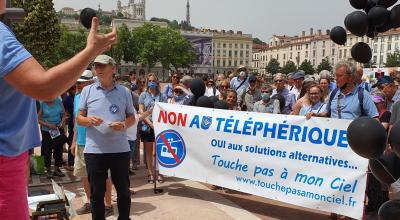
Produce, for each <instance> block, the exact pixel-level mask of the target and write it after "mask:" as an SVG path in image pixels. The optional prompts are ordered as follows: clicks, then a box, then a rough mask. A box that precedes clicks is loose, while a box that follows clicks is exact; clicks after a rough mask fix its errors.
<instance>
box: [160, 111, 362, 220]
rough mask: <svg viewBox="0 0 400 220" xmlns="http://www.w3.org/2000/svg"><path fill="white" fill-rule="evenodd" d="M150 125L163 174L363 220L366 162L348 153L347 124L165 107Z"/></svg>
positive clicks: (293, 117)
mask: <svg viewBox="0 0 400 220" xmlns="http://www.w3.org/2000/svg"><path fill="white" fill-rule="evenodd" d="M153 120H154V126H155V136H156V141H155V142H156V152H157V161H158V163H159V169H160V173H162V174H165V175H169V176H176V177H180V178H185V179H190V180H195V181H200V182H206V183H210V184H214V185H218V186H222V187H225V188H229V189H233V190H237V191H241V192H245V193H250V194H254V195H258V196H262V197H265V198H269V199H273V200H278V201H281V202H285V203H289V204H294V205H298V206H302V207H306V208H311V209H318V210H322V211H327V212H333V213H338V214H343V215H346V216H349V217H352V218H355V219H361V218H362V214H363V206H364V197H365V187H366V178H367V177H366V172H367V167H368V160H366V159H364V158H361V157H360V156H358V155H356V154H355V153H353V152H352V150H351V149H350V147H349V146H348V143H347V140H346V129H347V127H348V125H349V124H350V122H351V121H348V120H340V119H329V118H313V119H311V120H306V118H305V117H300V116H290V115H273V114H265V113H264V114H262V113H252V112H239V111H227V110H219V109H207V108H198V107H189V106H181V105H171V104H166V103H156V105H155V108H154V111H153ZM366 135H368V134H366Z"/></svg>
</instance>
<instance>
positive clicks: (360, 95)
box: [326, 87, 367, 117]
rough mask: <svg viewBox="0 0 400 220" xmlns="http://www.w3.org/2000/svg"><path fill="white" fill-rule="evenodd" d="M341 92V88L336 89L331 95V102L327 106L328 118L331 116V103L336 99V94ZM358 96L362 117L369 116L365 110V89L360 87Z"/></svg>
mask: <svg viewBox="0 0 400 220" xmlns="http://www.w3.org/2000/svg"><path fill="white" fill-rule="evenodd" d="M338 91H339V88H336V89H334V90H333V91H332V92H331V94H330V95H329V101H328V103H327V105H326V107H327V110H328V116H329V117H330V116H331V103H332V100H333V98H334V97H335V95H336V93H337V92H338ZM357 94H358V102H359V103H360V110H361V115H360V117H362V116H367V113H366V112H365V110H364V105H363V103H364V88H363V87H358V89H357Z"/></svg>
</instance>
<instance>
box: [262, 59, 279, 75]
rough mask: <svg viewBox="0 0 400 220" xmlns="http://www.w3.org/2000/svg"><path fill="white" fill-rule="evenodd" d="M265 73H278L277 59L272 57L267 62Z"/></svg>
mask: <svg viewBox="0 0 400 220" xmlns="http://www.w3.org/2000/svg"><path fill="white" fill-rule="evenodd" d="M265 70H266V71H267V73H270V74H272V75H274V74H275V73H279V72H280V71H281V67H280V63H279V61H278V60H277V59H275V58H272V59H271V60H270V61H269V62H268V65H267V67H266V68H265Z"/></svg>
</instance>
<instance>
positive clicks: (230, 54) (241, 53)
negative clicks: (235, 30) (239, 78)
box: [213, 50, 250, 57]
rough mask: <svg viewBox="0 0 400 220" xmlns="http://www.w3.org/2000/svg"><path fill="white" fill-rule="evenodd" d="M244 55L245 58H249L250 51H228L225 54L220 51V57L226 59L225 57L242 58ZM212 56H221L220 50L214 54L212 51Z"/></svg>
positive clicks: (223, 51)
mask: <svg viewBox="0 0 400 220" xmlns="http://www.w3.org/2000/svg"><path fill="white" fill-rule="evenodd" d="M245 54H246V57H249V56H250V51H246V53H244V51H243V50H241V51H237V50H235V51H231V50H229V51H228V53H227V51H226V50H222V57H226V55H228V57H238V56H239V57H243V56H244V55H245ZM213 56H217V57H220V56H221V51H220V50H216V53H215V50H213Z"/></svg>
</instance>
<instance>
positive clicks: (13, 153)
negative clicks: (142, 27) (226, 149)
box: [0, 1, 400, 220]
mask: <svg viewBox="0 0 400 220" xmlns="http://www.w3.org/2000/svg"><path fill="white" fill-rule="evenodd" d="M4 9H5V1H0V14H1V13H3V12H4ZM97 28H98V19H97V18H93V20H92V27H91V30H90V32H89V35H88V40H87V45H86V47H85V49H83V50H82V51H81V52H80V53H78V54H77V55H76V56H75V57H73V58H71V59H70V60H68V61H66V62H65V63H62V64H60V65H59V66H56V67H53V68H51V69H49V70H45V69H44V68H43V67H41V66H40V64H39V63H38V62H37V61H36V59H35V58H34V57H32V55H31V54H30V53H29V52H28V51H27V50H26V49H25V48H24V47H23V46H22V45H21V44H20V43H19V42H18V41H17V39H16V38H15V36H14V35H13V33H12V32H11V31H10V29H9V28H8V27H7V26H5V25H4V24H3V23H1V22H0V36H1V37H2V39H3V40H2V41H0V51H1V53H0V54H1V56H0V64H1V65H0V91H1V94H2V95H1V96H0V105H1V106H2V107H1V108H0V143H1V145H0V180H1V181H0V219H29V214H28V206H27V190H26V187H27V176H26V174H27V168H28V165H27V164H28V160H29V157H28V151H29V150H31V149H32V148H34V147H38V146H41V153H42V155H43V157H44V161H45V169H46V176H47V177H48V178H53V177H54V176H57V177H63V176H64V175H65V173H63V172H62V171H61V169H60V167H61V166H62V164H63V157H62V155H63V145H64V144H65V143H67V145H68V159H67V163H66V165H67V168H68V169H67V170H71V171H72V170H73V174H74V175H75V176H77V177H79V178H81V180H82V185H83V188H84V190H85V193H86V196H87V199H88V201H90V202H88V203H86V204H84V206H83V207H82V208H80V209H79V210H78V213H79V214H83V213H89V212H90V213H91V214H92V218H93V219H95V220H96V219H105V216H108V215H110V214H112V208H111V205H112V201H111V191H112V185H114V187H115V189H116V192H117V206H118V213H119V218H118V219H129V213H130V206H131V196H132V194H135V192H134V191H132V190H130V180H129V175H130V174H131V175H133V174H134V173H135V170H136V169H137V168H138V165H139V164H140V160H141V158H140V146H141V145H140V143H141V142H143V152H144V158H143V162H144V163H145V164H146V170H147V174H148V179H147V181H148V183H154V182H155V181H157V182H159V183H162V182H164V177H163V176H162V175H161V174H160V173H158V171H157V166H156V163H155V161H154V159H155V157H154V154H155V143H154V142H155V134H154V125H153V121H152V117H151V115H152V111H153V107H154V104H155V103H156V102H164V103H170V104H178V105H193V106H195V105H197V106H199V103H198V102H197V101H199V100H201V98H202V97H200V96H199V94H198V91H196V93H197V94H195V92H194V91H193V89H192V82H194V80H197V82H198V79H193V77H192V76H189V75H182V74H180V73H179V72H174V73H172V74H171V79H170V83H168V84H164V85H162V83H160V81H159V80H158V78H157V75H155V74H152V73H148V74H144V73H139V75H136V73H135V72H131V73H129V74H128V76H126V77H119V78H118V79H117V78H115V76H114V74H115V72H116V62H115V60H114V59H113V58H112V57H109V56H107V55H102V53H103V52H104V51H106V50H108V49H110V47H111V45H112V44H113V43H114V42H115V40H116V30H115V28H114V29H113V30H112V32H110V33H107V34H98V33H97ZM88 66H90V67H91V68H90V69H87V67H88ZM85 69H86V70H85ZM38 76H40V77H38ZM362 77H363V69H362V68H361V67H359V66H355V65H354V64H353V63H351V62H348V61H343V62H339V63H338V64H337V65H336V66H335V68H334V70H333V73H330V72H329V71H322V72H321V73H319V75H318V76H306V75H305V73H304V72H303V71H301V70H299V71H296V72H293V73H290V74H282V73H277V74H275V75H274V76H273V78H272V79H273V80H272V82H268V79H267V78H265V77H264V76H263V75H258V74H254V73H251V72H250V71H249V70H248V69H247V68H246V67H245V66H240V67H238V68H237V71H235V72H234V73H229V74H227V75H225V74H216V75H213V76H211V77H210V76H208V77H204V78H202V79H201V80H202V81H203V83H204V91H202V92H201V93H202V94H200V95H201V96H203V97H208V99H209V100H211V101H212V104H213V106H208V107H218V108H224V109H227V110H234V111H248V112H258V113H265V117H269V114H286V115H299V116H304V117H306V118H307V119H310V118H312V117H330V118H338V119H348V120H353V119H356V118H358V117H361V116H367V117H371V118H376V119H377V120H379V121H380V122H381V123H382V125H383V126H384V127H385V128H386V130H387V131H390V129H391V127H392V126H393V125H394V124H395V123H396V122H397V121H398V120H400V119H399V117H398V115H400V89H399V85H400V73H399V72H396V71H394V72H393V73H390V74H389V75H387V76H382V77H381V78H379V79H377V81H376V82H375V83H373V84H372V83H368V82H365V81H363V80H362ZM65 91H67V92H65ZM64 92H65V94H63V95H61V94H62V93H64ZM34 99H36V100H43V101H40V102H37V104H36V105H35V101H34ZM217 103H218V105H217ZM200 106H201V105H200ZM38 124H39V125H40V129H38ZM65 130H67V131H65ZM40 133H41V135H40ZM40 136H41V138H40ZM40 140H41V141H40ZM386 153H391V151H390V146H388V149H387V151H386ZM52 158H53V159H54V168H53V169H52ZM399 186H400V183H399V182H396V183H394V184H393V185H391V186H383V185H381V184H380V183H379V182H378V181H377V180H376V179H375V178H374V177H373V176H372V175H369V177H368V189H367V198H368V199H367V201H366V206H367V210H369V211H377V209H378V208H379V207H380V205H381V204H382V203H383V202H384V201H386V200H388V199H395V198H398V196H399V194H398V193H397V191H399V190H400V187H399ZM217 188H218V187H215V189H217ZM389 191H392V192H393V193H391V194H390V196H389ZM389 197H390V198H389ZM330 218H331V219H337V218H338V216H337V215H336V214H331V216H330Z"/></svg>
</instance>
